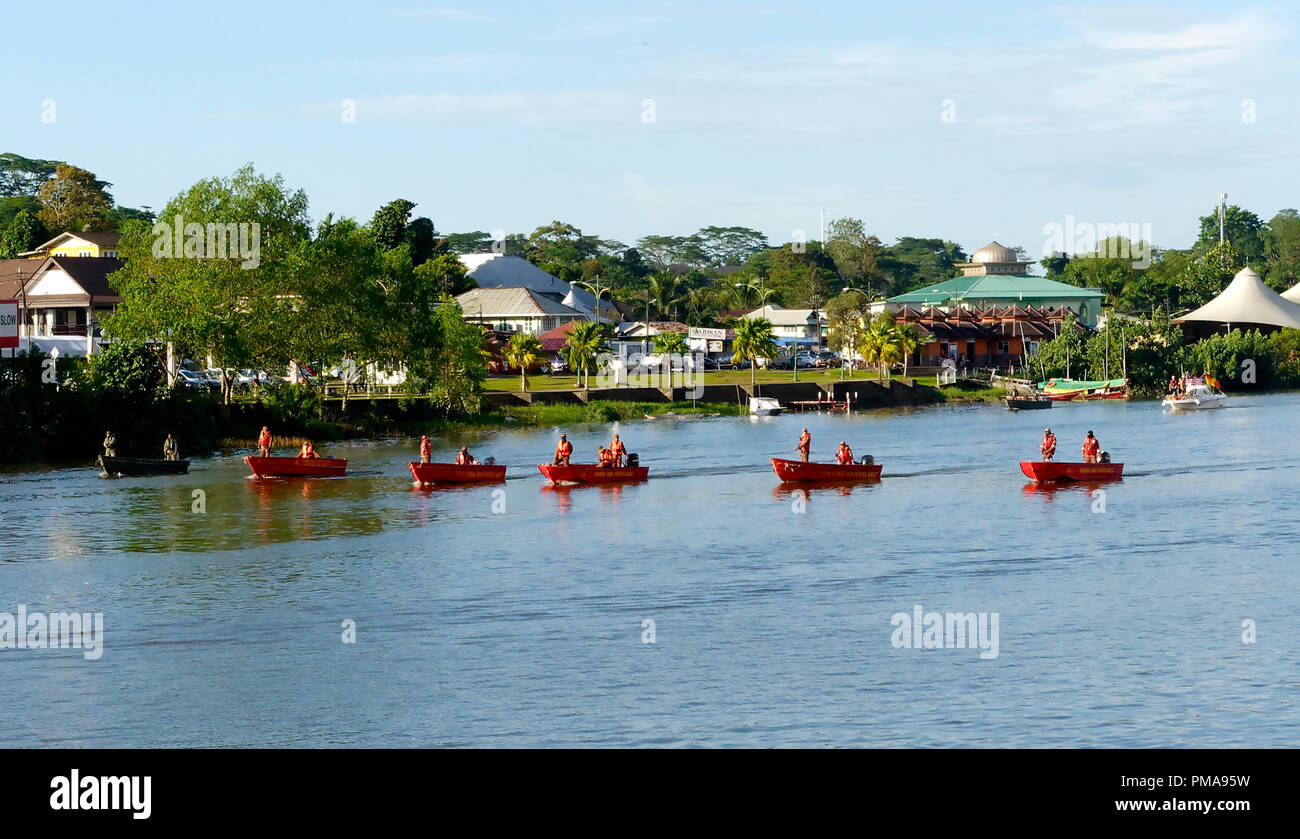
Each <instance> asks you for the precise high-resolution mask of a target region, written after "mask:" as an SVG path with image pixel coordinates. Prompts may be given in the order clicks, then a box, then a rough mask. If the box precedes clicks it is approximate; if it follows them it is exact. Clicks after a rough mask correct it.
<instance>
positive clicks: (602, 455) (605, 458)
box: [596, 446, 614, 469]
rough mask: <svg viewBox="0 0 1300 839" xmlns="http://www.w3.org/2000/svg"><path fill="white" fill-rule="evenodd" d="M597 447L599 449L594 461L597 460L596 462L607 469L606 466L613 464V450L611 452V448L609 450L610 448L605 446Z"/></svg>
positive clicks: (609, 466)
mask: <svg viewBox="0 0 1300 839" xmlns="http://www.w3.org/2000/svg"><path fill="white" fill-rule="evenodd" d="M598 449H599V453H598V454H597V455H596V461H597V463H598V464H599V465H600V466H601V467H602V468H605V469H608V468H611V467H613V465H614V452H613V451H612V450H610V449H607V448H605V447H604V446H599V447H598Z"/></svg>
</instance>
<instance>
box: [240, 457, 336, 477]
mask: <svg viewBox="0 0 1300 839" xmlns="http://www.w3.org/2000/svg"><path fill="white" fill-rule="evenodd" d="M244 462H245V463H247V464H248V468H249V469H252V470H253V477H254V478H341V477H343V476H344V475H346V474H347V472H348V462H347V461H346V460H344V459H342V458H337V457H258V456H255V455H251V454H250V455H245V456H244Z"/></svg>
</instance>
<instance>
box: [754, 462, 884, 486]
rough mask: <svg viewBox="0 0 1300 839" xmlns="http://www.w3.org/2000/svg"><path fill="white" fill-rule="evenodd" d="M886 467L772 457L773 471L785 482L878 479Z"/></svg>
mask: <svg viewBox="0 0 1300 839" xmlns="http://www.w3.org/2000/svg"><path fill="white" fill-rule="evenodd" d="M883 468H884V467H883V466H881V465H880V464H878V463H869V464H862V463H852V464H849V465H847V466H845V465H841V464H839V463H804V462H803V461H802V460H782V459H781V458H779V457H774V458H772V471H773V472H775V473H776V476H777V477H778V478H780V479H781V481H782V482H783V483H834V482H836V481H878V480H880V471H881V470H882V469H883Z"/></svg>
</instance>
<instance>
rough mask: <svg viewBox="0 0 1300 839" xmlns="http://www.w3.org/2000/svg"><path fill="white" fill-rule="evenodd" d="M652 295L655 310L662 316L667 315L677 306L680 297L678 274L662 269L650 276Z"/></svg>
mask: <svg viewBox="0 0 1300 839" xmlns="http://www.w3.org/2000/svg"><path fill="white" fill-rule="evenodd" d="M650 297H651V299H652V300H653V301H654V305H655V311H656V312H658V313H659V316H660V317H667V316H668V313H669V311H670V310H673V309H675V308H676V306H677V303H678V300H679V299H680V298H679V296H678V291H677V276H676V275H675V274H673V272H671V271H660V272H659V273H658V274H655V275H654V276H652V277H651V278H650Z"/></svg>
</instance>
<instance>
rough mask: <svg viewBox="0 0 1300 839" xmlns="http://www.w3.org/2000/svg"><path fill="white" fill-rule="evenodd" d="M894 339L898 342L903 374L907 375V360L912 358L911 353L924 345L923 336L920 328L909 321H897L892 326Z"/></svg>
mask: <svg viewBox="0 0 1300 839" xmlns="http://www.w3.org/2000/svg"><path fill="white" fill-rule="evenodd" d="M894 340H895V341H896V342H897V344H898V351H899V352H900V353H901V354H902V358H903V376H904V377H906V376H907V366H908V362H909V361H910V360H911V358H912V353H914V352H916V351H917V350H918V349H920V348H921V347H923V346H925V343H926V342H925V336H924V335H922V334H921V330H919V329H917V328H916V326H915V325H913V324H910V323H899V324H895V326H894Z"/></svg>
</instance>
